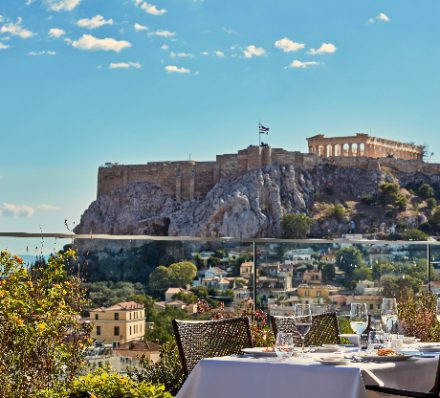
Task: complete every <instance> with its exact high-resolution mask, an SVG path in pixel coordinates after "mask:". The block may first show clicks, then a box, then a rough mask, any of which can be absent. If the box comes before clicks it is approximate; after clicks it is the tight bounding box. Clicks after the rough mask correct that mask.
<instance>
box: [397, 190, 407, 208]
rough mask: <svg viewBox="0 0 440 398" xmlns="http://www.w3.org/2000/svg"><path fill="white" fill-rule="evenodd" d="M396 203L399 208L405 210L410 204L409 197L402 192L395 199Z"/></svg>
mask: <svg viewBox="0 0 440 398" xmlns="http://www.w3.org/2000/svg"><path fill="white" fill-rule="evenodd" d="M394 205H395V206H397V207H398V208H399V210H405V209H406V207H407V206H408V199H407V198H406V196H405V195H402V194H401V193H399V194H397V197H396V200H395V201H394Z"/></svg>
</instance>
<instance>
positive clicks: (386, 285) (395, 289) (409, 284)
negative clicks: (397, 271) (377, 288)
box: [380, 275, 423, 301]
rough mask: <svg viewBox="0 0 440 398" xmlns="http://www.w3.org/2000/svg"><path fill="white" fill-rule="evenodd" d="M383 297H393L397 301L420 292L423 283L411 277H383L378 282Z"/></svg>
mask: <svg viewBox="0 0 440 398" xmlns="http://www.w3.org/2000/svg"><path fill="white" fill-rule="evenodd" d="M380 284H381V286H382V288H383V292H382V295H383V297H395V298H397V300H398V301H400V300H401V299H402V298H404V297H407V296H409V295H411V294H413V293H417V292H419V291H420V289H421V287H422V284H423V281H422V280H421V279H419V278H416V277H414V276H411V275H403V276H402V275H385V276H383V277H382V279H381V280H380Z"/></svg>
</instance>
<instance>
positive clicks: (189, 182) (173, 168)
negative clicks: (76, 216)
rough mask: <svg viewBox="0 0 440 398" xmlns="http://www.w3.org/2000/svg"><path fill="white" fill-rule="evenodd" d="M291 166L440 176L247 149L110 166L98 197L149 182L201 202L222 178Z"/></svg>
mask: <svg viewBox="0 0 440 398" xmlns="http://www.w3.org/2000/svg"><path fill="white" fill-rule="evenodd" d="M272 163H278V164H282V165H293V166H295V167H303V168H305V169H313V168H314V167H316V166H318V165H320V164H324V163H330V164H334V165H336V166H340V167H358V168H364V169H367V170H379V169H380V168H381V167H388V168H391V169H394V170H396V171H400V172H404V173H414V172H422V173H426V174H440V164H434V163H424V162H422V161H420V160H399V159H393V158H371V157H356V156H336V157H330V158H328V157H321V156H317V155H315V154H304V153H301V152H298V151H293V152H292V151H286V150H284V149H282V148H273V149H272V148H270V147H265V146H264V147H262V146H250V147H248V148H246V149H243V150H240V151H239V152H238V153H236V154H224V155H217V157H216V161H215V162H195V161H181V162H152V163H147V164H143V165H111V166H108V167H100V168H99V170H98V196H101V195H104V194H107V193H109V192H112V191H114V190H116V189H118V188H121V187H123V186H125V185H127V184H130V183H134V182H143V181H149V182H153V183H155V184H157V185H159V186H160V187H161V188H162V189H163V190H164V192H165V193H167V194H169V195H174V196H175V197H176V200H178V201H181V200H188V199H195V198H203V197H204V196H205V195H206V194H207V193H208V192H209V191H210V190H211V189H212V187H213V186H214V185H215V184H216V183H217V182H218V181H219V180H220V179H224V178H235V177H239V176H241V175H243V174H245V173H247V172H249V171H252V170H259V169H261V168H263V167H265V166H267V165H269V164H272Z"/></svg>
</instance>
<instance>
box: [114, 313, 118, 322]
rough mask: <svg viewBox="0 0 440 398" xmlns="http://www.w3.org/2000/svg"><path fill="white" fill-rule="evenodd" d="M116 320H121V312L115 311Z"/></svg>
mask: <svg viewBox="0 0 440 398" xmlns="http://www.w3.org/2000/svg"><path fill="white" fill-rule="evenodd" d="M115 321H119V312H115Z"/></svg>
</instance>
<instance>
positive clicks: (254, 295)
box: [252, 241, 258, 312]
mask: <svg viewBox="0 0 440 398" xmlns="http://www.w3.org/2000/svg"><path fill="white" fill-rule="evenodd" d="M252 252H253V257H254V272H253V273H252V300H253V307H254V312H255V310H256V308H257V263H258V253H257V242H255V241H254V242H252Z"/></svg>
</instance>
